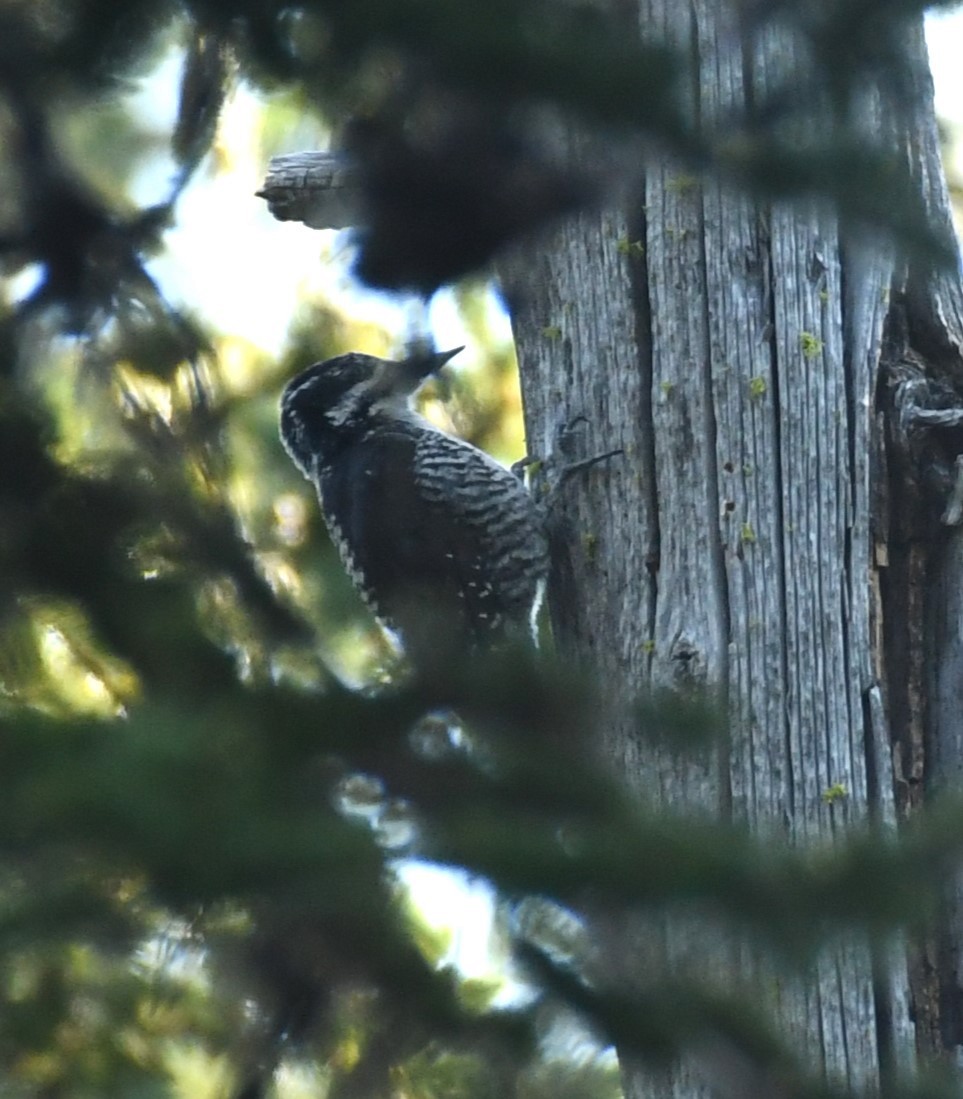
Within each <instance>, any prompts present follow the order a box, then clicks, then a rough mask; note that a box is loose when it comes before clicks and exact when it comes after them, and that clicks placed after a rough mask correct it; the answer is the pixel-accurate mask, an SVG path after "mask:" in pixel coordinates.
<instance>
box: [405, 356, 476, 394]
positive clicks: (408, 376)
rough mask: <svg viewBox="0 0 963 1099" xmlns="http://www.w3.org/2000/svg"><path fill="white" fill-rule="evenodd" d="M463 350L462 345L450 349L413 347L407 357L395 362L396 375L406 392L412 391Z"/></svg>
mask: <svg viewBox="0 0 963 1099" xmlns="http://www.w3.org/2000/svg"><path fill="white" fill-rule="evenodd" d="M464 350H465V348H464V346H462V347H453V348H452V349H451V351H429V350H427V349H426V348H425V349H422V348H418V349H415V350H413V351H412V352H411V354H410V355H409V356H408V358H407V359H403V360H402V361H401V362H400V363H398V364H397V371H398V373H397V375H396V376H397V377H398V378H399V379H401V380H402V386H403V387H404V388H405V389H406V390H407V391H408V392H414V390H415V389H417V388H419V387H420V386H421V385H423V384H424V382H425V381H427V380H428V378H430V377H432V376H433V375H435V374H437V373H438V371H439V370H441V368H442V367H443V366H444V365H445V363H446V362H448V360H449V359H453V358H454V357H455V356H456V355H457V354H458V352H459V351H464ZM396 384H397V383H396Z"/></svg>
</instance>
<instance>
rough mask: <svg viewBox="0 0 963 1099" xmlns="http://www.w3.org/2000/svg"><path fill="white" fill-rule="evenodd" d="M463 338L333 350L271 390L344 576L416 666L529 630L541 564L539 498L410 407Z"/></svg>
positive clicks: (544, 556)
mask: <svg viewBox="0 0 963 1099" xmlns="http://www.w3.org/2000/svg"><path fill="white" fill-rule="evenodd" d="M461 350H462V349H461V348H460V347H459V348H455V349H454V350H452V351H443V352H420V353H416V354H413V355H412V356H411V357H409V358H407V359H404V360H402V361H397V362H396V361H390V360H385V359H378V358H375V357H374V356H371V355H363V354H359V353H356V352H353V353H350V354H346V355H339V356H337V357H336V358H333V359H329V360H327V361H325V362H321V363H316V364H315V365H314V366H310V367H308V368H307V370H305V371H303V372H302V373H300V374H298V375H297V376H296V377H295V378H293V379H292V380H291V381H290V382H289V383H288V385H287V386H286V388H285V390H284V393H283V395H282V398H281V441H282V442H283V444H284V447H285V449H286V450H287V452H288V454H289V455H290V456H291V459H292V460H293V462H294V464H295V465H296V466H297V467H298V469H300V470H301V472H302V473H303V474H304V476H305V477H306V478H307V479H308V480H309V481H311V483H312V484H313V485H314V487H315V489H316V490H317V494H318V499H319V501H320V504H321V510H322V512H323V513H324V518H325V521H326V524H327V527H328V530H329V532H330V534H331V537H332V540H333V541H334V544H335V545H336V547H337V549H338V552H339V554H340V556H341V560H342V562H343V564H344V566H345V568H346V570H347V572H348V574H349V575H350V577H351V579H352V581H353V582H354V584H355V586H356V587H357V588H358V590H359V591H360V593H361V595H362V597H363V598H364V600H365V602H366V603H367V605H368V606H369V608H370V609H371V610H372V612H373V613H374V614H375V616H376V617H377V618H378V619H379V620H380V621H381V622H382V623H383V624H384V625H385V626H387V627H388V629H389V630H390V631H391V632H392V633H394V634H395V635H397V636H398V638H399V639H400V641H401V644H402V647H403V648H404V650H405V652H406V654H407V655H408V656H409V658H410V659H411V660H412V662H413V663H414V664H415V665H416V666H417V664H418V663H419V660H421V659H423V658H429V659H430V658H432V656H434V657H437V656H438V654H439V650H442V651H444V652H447V651H450V649H449V647H450V646H464V648H465V649H466V650H471V649H476V648H478V647H490V646H491V645H492V644H493V643H496V642H497V641H498V640H499V639H501V638H504V637H506V636H510V635H512V634H520V633H523V632H524V631H528V633H529V635H531V631H532V629H533V620H534V616H535V613H536V611H537V607H538V603H539V601H540V598H541V592H542V588H543V586H544V579H545V575H546V573H547V571H548V542H547V537H546V533H545V530H544V523H543V517H542V513H541V509H540V508H539V507H538V505H537V504H536V502H535V500H534V499H533V498H532V496H531V495H530V494H529V492H528V491H527V490H526V488H525V486H524V485H523V483H522V482H521V480H520V479H519V478H518V477H516V476H515V474H513V473H511V472H510V471H509V470H507V469H505V468H504V467H503V466H501V465H499V464H498V463H497V462H496V461H495V460H494V459H493V458H491V457H490V456H489V455H488V454H486V453H484V451H481V450H479V449H478V448H477V447H475V446H472V445H471V444H470V443H467V442H465V441H463V440H461V439H457V438H455V437H454V436H452V435H449V434H447V433H446V432H444V431H441V430H439V429H438V428H436V427H434V426H433V425H432V424H430V423H428V421H427V420H425V419H424V418H423V417H421V416H419V415H418V414H417V413H416V412H415V411H414V409H413V408H412V403H411V401H412V397H413V395H414V394H415V392H416V391H417V390H418V389H419V388H420V386H421V385H422V384H423V383H424V382H425V381H426V380H427V379H428V378H429V377H431V376H432V375H434V374H436V373H437V372H438V371H439V370H440V369H441V368H442V367H443V366H444V365H445V363H447V362H448V360H449V359H451V358H452V357H453V356H454V355H456V354H457V353H458V352H459V351H461Z"/></svg>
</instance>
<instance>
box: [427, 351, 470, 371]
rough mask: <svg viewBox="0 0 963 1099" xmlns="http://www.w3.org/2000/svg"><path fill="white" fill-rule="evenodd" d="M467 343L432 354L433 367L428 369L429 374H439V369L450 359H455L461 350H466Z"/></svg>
mask: <svg viewBox="0 0 963 1099" xmlns="http://www.w3.org/2000/svg"><path fill="white" fill-rule="evenodd" d="M464 350H465V345H464V344H462V345H461V347H453V348H452V349H451V351H435V352H434V353H433V354H432V355H431V356H430V358H431V367H430V369H429V370H428V371H427V373H428V374H437V373H438V371H439V370H441V368H442V367H443V366H444V365H445V363H446V362H448V360H449V359H453V358H454V357H455V356H456V355H457V354H458V352H459V351H464Z"/></svg>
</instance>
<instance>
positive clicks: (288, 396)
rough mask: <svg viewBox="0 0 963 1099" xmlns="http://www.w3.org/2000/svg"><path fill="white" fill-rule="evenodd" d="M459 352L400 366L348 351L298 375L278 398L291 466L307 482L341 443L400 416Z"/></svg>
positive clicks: (419, 356)
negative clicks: (320, 463)
mask: <svg viewBox="0 0 963 1099" xmlns="http://www.w3.org/2000/svg"><path fill="white" fill-rule="evenodd" d="M461 350H462V348H460V347H456V348H454V349H453V350H451V351H418V352H415V353H414V354H412V355H410V356H408V358H405V359H401V360H393V359H379V358H376V357H375V356H374V355H363V354H361V353H360V352H357V351H352V352H349V353H348V354H347V355H338V356H337V357H336V358H333V359H326V360H325V361H324V362H320V363H315V364H314V365H313V366H309V367H308V368H307V369H306V370H302V371H301V373H300V374H298V375H296V376H295V377H294V378H292V379H291V381H290V382H288V384H287V386H285V389H284V393H283V394H282V396H281V441H282V442H283V443H284V447H285V449H286V450H287V452H288V454H290V455H291V458H292V460H293V461H294V463H295V465H297V466H298V468H299V469H300V470H301V472H302V473H303V474H304V475H305V476H306V477H311V476H313V475H314V473H315V470H316V467H317V464H318V462H319V460H320V461H321V462H323V461H325V460H326V459H327V458H329V457H330V456H331V455H332V454H333V453H334V452H335V451H336V450H337V449H338V448H339V447H341V446H343V445H344V444H345V442H346V441H349V440H350V439H351V438H352V437H354V436H357V435H359V434H363V433H364V432H366V431H367V430H369V429H370V428H371V427H373V426H375V425H376V424H377V423H378V422H379V421H381V420H385V419H388V420H390V419H392V418H397V417H399V416H402V415H404V414H405V412H406V411H407V408H408V402H409V398H410V397H411V395H412V394H413V393H415V392H416V391H417V390H418V388H419V387H420V386H421V385H422V384H423V383H424V382H425V381H427V380H428V378H430V377H431V376H432V375H434V374H437V373H438V371H439V370H440V369H441V368H442V367H443V366H444V365H445V363H447V362H448V360H449V359H451V358H453V357H454V356H455V355H457V354H458V352H459V351H461Z"/></svg>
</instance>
